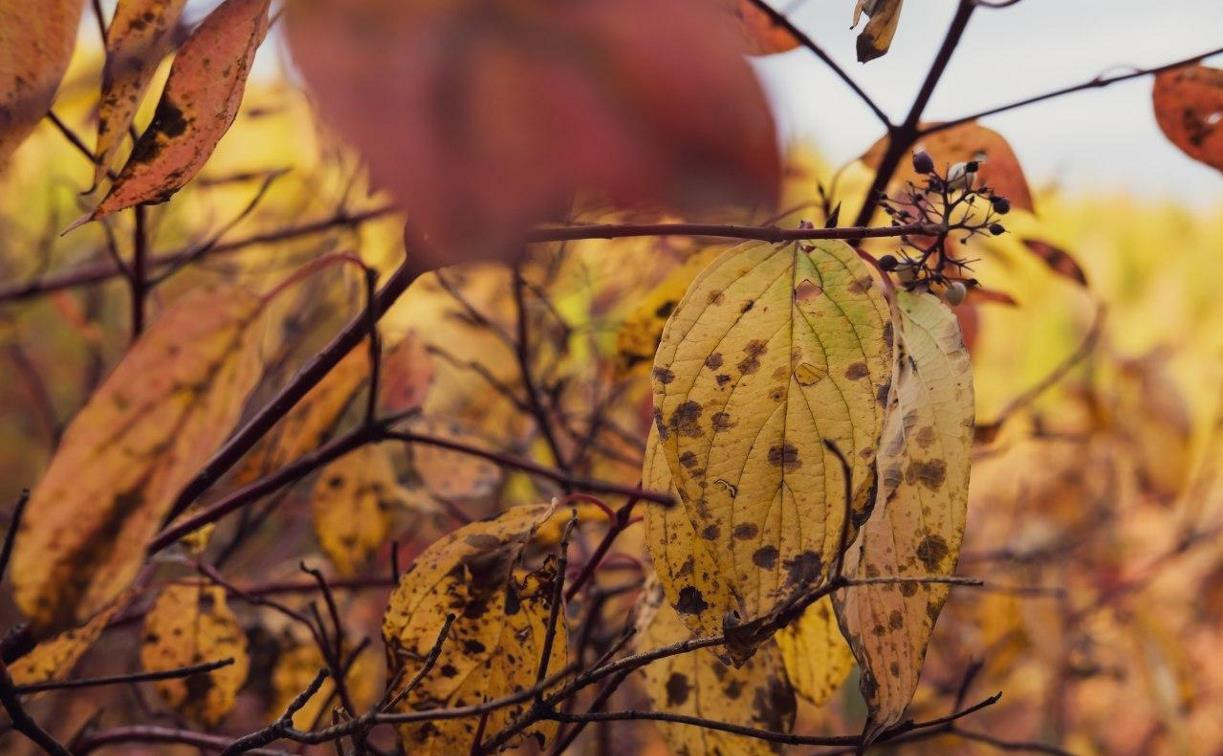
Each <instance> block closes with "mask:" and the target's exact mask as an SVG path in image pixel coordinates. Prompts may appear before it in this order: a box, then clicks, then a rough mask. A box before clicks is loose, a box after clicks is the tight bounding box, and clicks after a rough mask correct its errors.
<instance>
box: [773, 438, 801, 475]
mask: <svg viewBox="0 0 1223 756" xmlns="http://www.w3.org/2000/svg"><path fill="white" fill-rule="evenodd" d="M768 459H769V464H771V465H774V466H776V467H780V468H781V469H782V470H784V471H785V472H793V471H794V470H797V469H798V468H800V467H802V466H803V463H802V461H801V460H799V458H798V447H797V446H795V445H794V444H792V443H790V442H789V441H783V442H782V443H781V445H780V446H773V447H770V448H769V457H768Z"/></svg>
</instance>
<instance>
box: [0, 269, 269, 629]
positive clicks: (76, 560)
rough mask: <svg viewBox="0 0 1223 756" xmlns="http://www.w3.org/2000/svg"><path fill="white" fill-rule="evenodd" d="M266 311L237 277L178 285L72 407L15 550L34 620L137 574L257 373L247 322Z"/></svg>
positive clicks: (64, 616) (91, 609)
mask: <svg viewBox="0 0 1223 756" xmlns="http://www.w3.org/2000/svg"><path fill="white" fill-rule="evenodd" d="M262 310H263V300H262V299H261V298H260V297H258V296H256V295H255V294H252V293H251V292H249V291H247V290H245V289H242V288H240V287H236V286H226V287H220V288H215V289H213V288H206V289H197V290H195V291H193V292H191V293H189V294H187V295H185V296H184V297H183V298H182V299H180V300H178V301H176V302H175V303H174V304H173V305H172V306H171V307H170V308H169V309H167V310H166V311H165V312H163V313H162V314H161V316H160V317H159V318H157V320H155V321H154V322H153V323H152V325H151V326H150V327H149V329H148V330H147V331H145V333H144V334H143V335H142V336H141V337H140V339H139V340H138V341H137V342H136V343H135V344H133V345H132V347H131V349H130V350H129V351H128V352H127V354H126V355H124V357H123V359H122V360H121V361H120V362H119V364H118V365H117V366H116V367H115V369H114V372H112V373H111V374H110V376H109V377H107V379H106V381H105V382H103V384H102V385H101V387H99V388H98V390H97V391H96V392H95V393H94V395H93V396H92V397H90V399H89V401H88V402H87V403H86V404H85V406H84V407H83V408H82V409H81V411H80V412H78V413H77V415H76V417H75V418H73V420H72V422H71V423H70V424H69V426H68V429H67V431H65V433H64V437H63V441H62V442H61V443H60V446H59V449H57V450H56V453H55V456H54V458H53V459H52V460H51V464H50V466H49V467H48V468H47V471H46V473H44V474H43V477H42V480H40V481H39V483H38V485H37V486H36V487H35V489H34V492H33V494H32V495H31V497H30V505H29V510H28V513H27V515H26V517H25V518H24V519H23V520H22V523H21V530H20V531H19V532H18V535H17V541H16V548H15V550H14V552H13V592H14V598H15V599H16V601H17V605H18V607H20V609H21V611H22V612H23V613H25V615H26V616H27V617H29V618H30V620H31V621H32V622H33V623H34V624H35V625H36V626H38V627H40V628H62V627H68V626H72V625H75V624H78V623H79V622H81V621H83V620H84V619H85V618H88V617H90V616H92V615H93V614H95V613H96V612H98V611H99V610H100V609H101V608H102V607H104V606H106V605H107V604H109V603H110V602H111V600H113V599H114V598H115V597H116V596H117V595H119V592H120V591H122V590H123V589H124V588H125V587H126V586H127V585H128V583H129V582H130V581H131V580H132V578H133V577H135V575H136V571H137V570H138V569H139V567H140V564H141V563H142V562H143V561H144V547H145V544H147V543H148V541H149V539H150V538H151V537H152V536H153V534H154V533H155V532H156V530H157V528H158V527H159V526H160V524H161V521H162V519H163V518H164V517H165V515H166V513H167V512H168V511H169V509H170V507H171V505H172V504H173V502H174V499H175V497H176V496H177V495H178V493H179V491H180V490H181V489H182V487H183V486H184V485H185V484H186V483H187V481H188V480H190V479H191V477H192V476H193V475H195V474H196V472H197V471H198V470H199V469H200V467H202V466H203V464H204V463H205V462H206V461H207V460H208V457H209V456H210V455H211V454H212V452H213V451H214V450H215V449H216V448H217V446H219V445H220V444H221V442H222V441H224V440H225V437H226V436H227V435H228V434H229V431H230V429H231V428H232V427H233V426H234V424H235V423H236V422H237V420H238V418H239V416H240V414H241V412H242V405H243V403H244V402H245V400H246V397H247V395H248V394H249V393H250V391H251V389H252V388H253V387H254V385H255V383H256V382H257V381H258V378H259V375H260V361H259V352H258V333H257V329H254V328H252V324H253V323H254V321H255V320H256V319H257V318H258V316H259V315H260V313H261V312H262Z"/></svg>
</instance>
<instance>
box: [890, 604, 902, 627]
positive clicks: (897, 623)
mask: <svg viewBox="0 0 1223 756" xmlns="http://www.w3.org/2000/svg"><path fill="white" fill-rule="evenodd" d="M904 624H905V620H904V615H902V614H901V613H900V610H899V609H893V610H892V611H891V613H890V614H888V627H890V628H892V629H893V630H899V629H900V628H902V627H904Z"/></svg>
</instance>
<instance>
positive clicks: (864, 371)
mask: <svg viewBox="0 0 1223 756" xmlns="http://www.w3.org/2000/svg"><path fill="white" fill-rule="evenodd" d="M868 375H870V370H869V369H868V368H867V367H866V363H865V362H855V363H854V364H852V365H850V366H849V367H847V368H846V369H845V377H846V378H848V379H849V380H851V381H860V380H862V379H863V378H865V377H866V376H868Z"/></svg>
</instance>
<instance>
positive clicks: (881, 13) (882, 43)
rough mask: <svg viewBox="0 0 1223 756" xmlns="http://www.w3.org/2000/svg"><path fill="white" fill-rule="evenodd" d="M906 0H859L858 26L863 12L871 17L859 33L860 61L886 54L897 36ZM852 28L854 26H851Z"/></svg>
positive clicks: (855, 12)
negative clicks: (901, 10)
mask: <svg viewBox="0 0 1223 756" xmlns="http://www.w3.org/2000/svg"><path fill="white" fill-rule="evenodd" d="M902 5H904V0H858V1H857V4H855V5H854V22H853V25H852V26H854V27H856V26H857V25H858V21H860V20H861V18H862V14H863V12H865V13H866V15H867V16H868V17H869V20H868V21H867V22H866V26H864V27H863V28H862V32H861V33H860V34H858V62H859V63H865V62H867V61H869V60H874V59H875V58H878V57H881V56H882V55H884V54H886V53H887V51H888V48H889V47H891V46H892V38H893V37H895V36H896V25H897V24H899V23H900V6H902ZM851 28H852V27H851Z"/></svg>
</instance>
